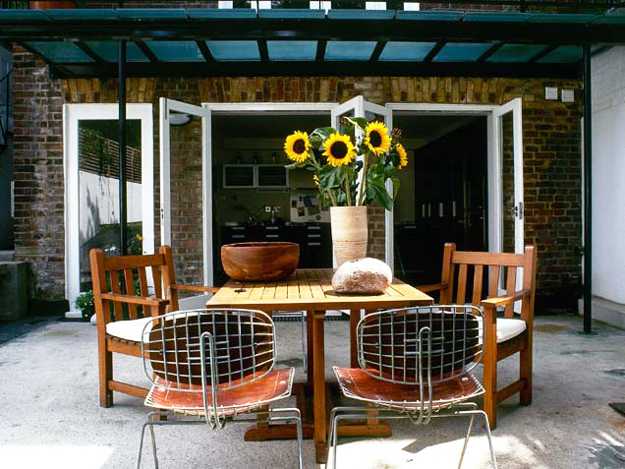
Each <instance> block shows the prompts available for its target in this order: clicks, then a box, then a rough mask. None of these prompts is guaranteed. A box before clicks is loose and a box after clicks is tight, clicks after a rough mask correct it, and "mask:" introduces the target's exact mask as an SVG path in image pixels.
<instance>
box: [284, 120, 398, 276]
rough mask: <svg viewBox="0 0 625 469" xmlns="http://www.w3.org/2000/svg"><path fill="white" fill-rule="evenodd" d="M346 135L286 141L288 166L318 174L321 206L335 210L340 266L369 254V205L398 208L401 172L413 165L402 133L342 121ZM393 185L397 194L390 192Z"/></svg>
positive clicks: (324, 133)
mask: <svg viewBox="0 0 625 469" xmlns="http://www.w3.org/2000/svg"><path fill="white" fill-rule="evenodd" d="M343 122H344V124H345V125H344V127H343V128H344V130H343V131H344V132H345V133H342V132H341V131H339V130H337V129H335V128H333V127H323V128H318V129H315V130H314V131H312V132H311V133H310V134H308V133H306V132H301V131H296V132H293V133H292V134H291V135H289V136H288V137H286V140H285V142H284V152H285V153H286V156H287V157H288V158H289V159H290V160H291V161H292V163H291V164H290V165H289V166H288V167H291V168H293V167H295V168H305V169H307V170H309V171H311V172H312V173H313V180H314V182H315V185H316V186H317V188H318V190H319V196H320V199H321V203H322V204H323V205H324V206H329V207H330V222H331V227H332V244H333V249H334V255H335V258H336V262H337V264H338V265H341V264H342V263H343V262H345V261H348V260H353V259H358V258H362V257H365V256H366V254H367V237H368V229H367V205H369V204H371V203H374V202H376V203H378V204H380V205H381V206H383V207H384V208H385V209H386V210H392V209H393V199H394V198H395V196H396V195H397V191H398V189H399V179H398V178H397V171H398V170H401V169H402V168H404V167H405V166H406V165H407V164H408V157H407V153H406V150H405V148H404V146H403V145H402V144H401V143H400V142H399V137H400V132H399V131H397V130H394V131H393V132H392V133H391V132H389V130H388V129H387V127H386V126H385V125H384V124H383V123H382V122H378V121H374V122H368V121H367V120H366V119H363V118H353V117H352V118H350V117H345V118H343ZM389 180H390V181H392V182H393V194H389V193H388V191H387V189H386V182H387V181H389Z"/></svg>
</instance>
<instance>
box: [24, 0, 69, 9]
mask: <svg viewBox="0 0 625 469" xmlns="http://www.w3.org/2000/svg"><path fill="white" fill-rule="evenodd" d="M29 6H30V9H31V10H52V9H65V8H76V2H75V1H73V0H56V1H52V0H40V1H33V2H30V4H29Z"/></svg>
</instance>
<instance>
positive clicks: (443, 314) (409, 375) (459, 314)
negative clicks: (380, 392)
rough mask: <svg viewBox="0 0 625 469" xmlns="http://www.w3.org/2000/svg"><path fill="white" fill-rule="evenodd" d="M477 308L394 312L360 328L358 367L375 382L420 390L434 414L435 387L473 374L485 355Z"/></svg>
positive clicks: (370, 316)
mask: <svg viewBox="0 0 625 469" xmlns="http://www.w3.org/2000/svg"><path fill="white" fill-rule="evenodd" d="M479 316H480V310H479V308H477V307H474V306H470V305H466V306H459V305H449V306H446V305H445V306H440V305H439V306H427V307H415V308H402V309H393V310H388V311H380V312H377V313H372V314H368V315H366V316H365V317H363V318H362V319H361V320H360V322H359V323H358V329H357V334H358V337H357V340H358V363H359V366H360V367H361V368H362V369H363V370H364V371H365V372H366V373H367V374H369V375H370V376H372V377H374V378H376V379H379V380H382V381H388V382H392V383H396V384H408V385H417V386H418V389H419V395H418V396H415V397H416V398H417V399H418V401H419V402H421V403H422V404H423V403H425V402H429V405H430V408H431V402H432V386H433V385H434V384H437V383H440V382H444V381H447V380H451V379H454V378H456V377H459V376H463V375H466V374H467V373H469V372H470V371H471V370H472V369H473V368H474V367H475V366H476V365H477V364H478V363H479V362H480V358H481V354H482V343H481V340H480V327H479V322H478V317H479Z"/></svg>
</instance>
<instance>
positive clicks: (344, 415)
mask: <svg viewBox="0 0 625 469" xmlns="http://www.w3.org/2000/svg"><path fill="white" fill-rule="evenodd" d="M479 316H480V310H479V309H478V308H476V307H474V306H427V307H418V308H404V309H394V310H388V311H381V312H377V313H372V314H369V315H367V316H365V317H363V318H362V319H361V320H360V322H359V323H358V326H357V341H358V364H359V366H360V368H339V367H336V366H335V367H334V373H335V375H336V377H337V380H338V382H339V385H340V387H341V391H342V393H343V395H344V396H345V397H348V398H351V399H356V400H359V401H361V402H365V403H367V404H368V405H369V406H371V405H373V406H375V407H378V408H380V410H379V411H378V412H379V415H376V417H375V418H376V419H380V420H392V419H410V420H411V421H412V422H413V423H414V424H422V425H425V424H428V423H430V421H431V419H432V418H440V417H468V418H469V419H470V420H469V428H468V430H467V433H466V437H465V440H464V446H463V448H462V453H461V455H460V461H459V464H458V468H460V467H461V466H462V461H463V459H464V454H465V451H466V448H467V444H468V441H469V438H470V436H471V429H472V427H473V421H474V418H475V417H476V416H481V417H482V418H483V419H484V425H485V428H486V435H487V437H488V445H489V450H490V457H491V463H492V465H493V467H494V468H495V469H496V468H497V462H496V459H495V452H494V450H493V445H492V441H491V433H490V426H489V423H488V418H487V416H486V413H485V412H484V411H483V410H481V409H479V408H478V406H477V404H476V403H474V402H468V401H469V400H470V399H472V398H474V397H476V396H479V395H481V394H483V393H484V388H483V387H482V385H481V384H480V383H479V381H478V380H477V379H476V378H475V377H474V376H473V375H472V374H471V370H472V369H473V368H474V367H475V366H476V365H477V364H478V363H479V362H480V359H481V356H482V338H481V337H480V328H479V323H478V318H479ZM370 411H371V408H370V407H335V408H334V409H332V412H331V415H330V421H331V427H330V436H329V441H330V445H329V451H330V455H329V457H328V460H329V461H330V460H331V461H332V467H333V468H335V467H336V453H337V443H338V441H337V440H338V432H337V427H338V424H339V422H341V421H347V420H363V418H366V417H367V412H370Z"/></svg>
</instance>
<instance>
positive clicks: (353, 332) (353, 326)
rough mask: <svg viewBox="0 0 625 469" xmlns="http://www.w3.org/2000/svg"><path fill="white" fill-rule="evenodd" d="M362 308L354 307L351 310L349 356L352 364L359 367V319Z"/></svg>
mask: <svg viewBox="0 0 625 469" xmlns="http://www.w3.org/2000/svg"><path fill="white" fill-rule="evenodd" d="M360 315H361V311H360V309H352V310H351V311H350V312H349V358H350V366H351V367H352V368H358V344H357V338H358V331H357V326H358V321H360Z"/></svg>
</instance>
